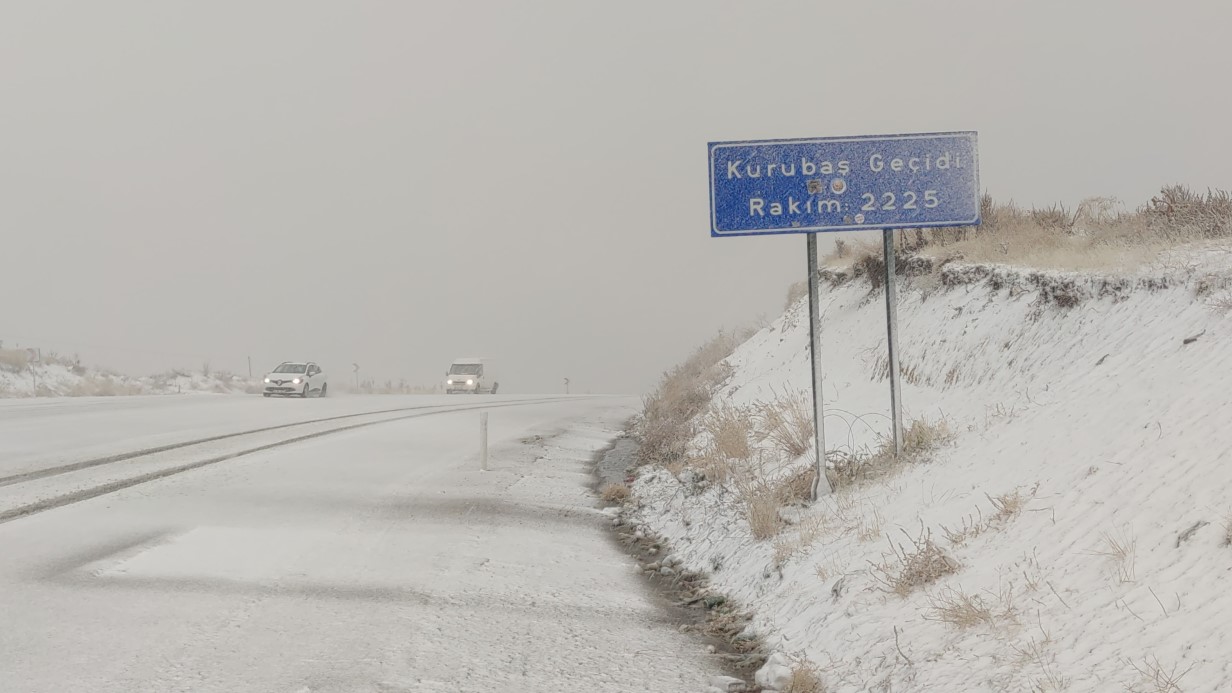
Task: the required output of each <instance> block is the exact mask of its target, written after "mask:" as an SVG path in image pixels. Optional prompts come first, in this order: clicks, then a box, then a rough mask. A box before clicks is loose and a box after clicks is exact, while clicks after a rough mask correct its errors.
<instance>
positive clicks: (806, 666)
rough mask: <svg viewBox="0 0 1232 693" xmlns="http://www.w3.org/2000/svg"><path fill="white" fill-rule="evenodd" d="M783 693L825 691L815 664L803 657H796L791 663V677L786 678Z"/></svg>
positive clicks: (818, 692) (820, 692) (819, 692)
mask: <svg viewBox="0 0 1232 693" xmlns="http://www.w3.org/2000/svg"><path fill="white" fill-rule="evenodd" d="M783 693H826V686H825V683H823V682H822V680H821V672H820V671H819V670H818V669H817V665H816V664H813V663H812V662H810V661H808V660H806V659H803V658H800V659H797V660H796V661H795V662H794V663H793V664H792V667H791V678H790V679H788V680H787V685H786V686H785V687H784V688H783Z"/></svg>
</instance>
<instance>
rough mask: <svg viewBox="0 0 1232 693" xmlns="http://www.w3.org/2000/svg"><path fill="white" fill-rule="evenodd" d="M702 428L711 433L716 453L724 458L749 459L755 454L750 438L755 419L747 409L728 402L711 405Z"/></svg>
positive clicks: (712, 444)
mask: <svg viewBox="0 0 1232 693" xmlns="http://www.w3.org/2000/svg"><path fill="white" fill-rule="evenodd" d="M702 428H703V429H704V430H705V431H706V432H707V433H709V434H710V440H711V446H712V447H713V451H714V453H716V454H717V455H718V456H720V457H722V458H723V459H728V460H747V459H749V458H750V457H752V456H753V446H752V443H751V440H750V439H751V437H752V435H753V430H754V421H753V416H752V414H751V413H750V412H749V411H748V410H747V409H744V408H741V407H735V406H732V405H731V404H728V403H724V404H721V405H719V406H717V407H711V409H710V411H709V412H708V413H707V414H706V416H705V418H704V419H703V420H702Z"/></svg>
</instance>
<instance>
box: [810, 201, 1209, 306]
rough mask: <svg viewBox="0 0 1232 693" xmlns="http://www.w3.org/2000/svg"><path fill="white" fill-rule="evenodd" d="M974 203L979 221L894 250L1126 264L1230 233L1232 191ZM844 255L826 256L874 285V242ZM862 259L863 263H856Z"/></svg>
mask: <svg viewBox="0 0 1232 693" xmlns="http://www.w3.org/2000/svg"><path fill="white" fill-rule="evenodd" d="M980 208H981V209H980V216H981V220H982V223H981V224H980V226H979V227H961V228H943V229H932V230H918V231H909V232H904V233H903V234H902V235H901V236H900V251H901V252H903V253H906V254H911V253H918V254H926V255H930V256H933V257H936V258H939V259H941V260H943V261H944V260H947V259H960V260H963V261H966V262H974V263H1012V264H1016V265H1027V266H1032V267H1048V268H1057V269H1070V270H1083V269H1105V268H1130V267H1134V266H1136V265H1141V264H1143V263H1146V262H1149V261H1151V260H1152V259H1155V258H1157V257H1158V256H1159V255H1160V254H1161V253H1162V252H1165V251H1168V250H1171V249H1173V248H1175V247H1176V246H1178V245H1181V244H1184V243H1190V242H1196V241H1202V240H1209V239H1214V238H1227V237H1230V236H1232V194H1230V193H1229V192H1227V191H1221V190H1208V191H1207V192H1206V193H1198V192H1194V191H1192V190H1190V189H1189V188H1187V187H1185V186H1181V185H1169V186H1165V187H1163V188H1161V190H1160V193H1159V195H1157V196H1156V197H1154V198H1152V199H1151V200H1150V201H1149V202H1147V203H1146V204H1144V205H1142V206H1140V207H1139V208H1137V209H1136V210H1132V211H1131V210H1128V209H1126V208H1125V207H1124V206H1123V205H1121V203H1120V202H1119V201H1118V200H1115V199H1113V198H1107V197H1092V198H1087V199H1085V200H1083V201H1082V202H1081V203H1080V204H1079V205H1078V206H1077V207H1076V208H1074V209H1072V210H1071V209H1069V208H1067V207H1066V206H1064V205H1062V204H1054V205H1050V206H1047V207H1038V208H1031V209H1024V208H1021V207H1019V206H1017V205H1016V204H1014V202H1012V201H1010V202H997V201H995V200H994V199H993V198H992V197H991V196H989V195H985V196H984V197H983V199H982V200H981V205H980ZM851 255H852V257H849V258H837V257H836V254H835V255H831V256H830V257H828V258H827V264H830V263H833V264H834V265H840V266H841V265H850V266H852V267H854V268H857V271H856V272H855V273H856V274H857V275H861V274H863V275H865V276H866V278H867V279H868V280H869V282H870V284H871V285H872V286H873V287H874V288H876V287H878V286H880V283H881V278H880V273H879V272H878V271H876V270H877V268H878V267H880V262H881V248H880V246H878V245H874V244H867V245H858V246H857V247H856V248H855V250H854V252H853V253H852V254H851ZM864 265H867V267H864ZM862 267H863V269H864V270H866V271H863V272H862V271H860V268H862Z"/></svg>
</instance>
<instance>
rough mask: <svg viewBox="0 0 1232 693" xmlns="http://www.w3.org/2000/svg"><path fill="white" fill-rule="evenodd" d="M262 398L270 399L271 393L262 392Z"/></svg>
mask: <svg viewBox="0 0 1232 693" xmlns="http://www.w3.org/2000/svg"><path fill="white" fill-rule="evenodd" d="M261 396H262V397H269V396H270V393H268V392H262V393H261Z"/></svg>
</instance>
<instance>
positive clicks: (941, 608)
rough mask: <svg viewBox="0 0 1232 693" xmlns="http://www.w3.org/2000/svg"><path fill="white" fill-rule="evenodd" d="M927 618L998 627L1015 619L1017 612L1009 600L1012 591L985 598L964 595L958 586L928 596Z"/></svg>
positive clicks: (955, 623) (955, 624) (1016, 619)
mask: <svg viewBox="0 0 1232 693" xmlns="http://www.w3.org/2000/svg"><path fill="white" fill-rule="evenodd" d="M928 604H929V612H930V615H929V616H926V617H925V618H928V619H930V620H935V621H941V622H942V623H946V624H949V625H951V626H954V627H955V628H960V629H961V628H971V627H973V626H978V625H988V626H993V627H995V626H998V625H1003V624H1012V623H1017V622H1018V612H1017V609H1015V608H1014V605H1013V602H1012V594H1011V593H1010V592H1009V591H1008V590H1002V591H1001V592H1000V593H999V594H990V595H989V598H987V599H986V598H985V597H983V596H981V595H978V594H967V593H966V592H964V591H962V590H961V589H952V588H946V589H943V590H941V591H940V592H938V593H937V594H935V595H932V596H930V597H929V599H928Z"/></svg>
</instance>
